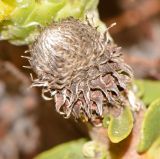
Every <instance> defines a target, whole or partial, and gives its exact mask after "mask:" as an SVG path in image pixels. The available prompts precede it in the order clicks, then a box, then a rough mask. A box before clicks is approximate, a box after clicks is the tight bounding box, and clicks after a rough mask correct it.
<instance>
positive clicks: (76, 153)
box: [35, 139, 86, 159]
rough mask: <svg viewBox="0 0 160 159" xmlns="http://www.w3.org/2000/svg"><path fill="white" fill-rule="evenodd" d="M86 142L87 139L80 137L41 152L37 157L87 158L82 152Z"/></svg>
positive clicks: (45, 158) (56, 158) (53, 158)
mask: <svg viewBox="0 0 160 159" xmlns="http://www.w3.org/2000/svg"><path fill="white" fill-rule="evenodd" d="M85 142H86V140H85V139H80V140H76V141H71V142H68V143H65V144H61V145H59V146H57V147H55V148H53V149H51V150H49V151H46V152H44V153H42V154H40V155H39V156H37V157H36V158H35V159H85V158H84V156H83V154H82V147H83V145H84V143H85Z"/></svg>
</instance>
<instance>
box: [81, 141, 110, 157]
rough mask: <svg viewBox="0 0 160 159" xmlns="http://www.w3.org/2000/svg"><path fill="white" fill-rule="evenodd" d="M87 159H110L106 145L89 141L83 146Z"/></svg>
mask: <svg viewBox="0 0 160 159" xmlns="http://www.w3.org/2000/svg"><path fill="white" fill-rule="evenodd" d="M83 155H84V156H85V159H109V158H110V156H109V153H108V151H107V148H106V145H105V144H104V143H100V142H98V141H89V142H87V143H85V144H84V146H83Z"/></svg>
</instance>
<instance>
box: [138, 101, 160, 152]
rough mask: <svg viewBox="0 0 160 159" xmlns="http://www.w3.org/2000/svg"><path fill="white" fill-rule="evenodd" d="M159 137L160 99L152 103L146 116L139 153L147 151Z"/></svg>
mask: <svg viewBox="0 0 160 159" xmlns="http://www.w3.org/2000/svg"><path fill="white" fill-rule="evenodd" d="M158 137H160V98H159V99H157V100H156V101H154V102H153V103H151V105H150V106H149V108H148V109H147V111H146V113H145V115H144V121H143V123H142V128H141V135H140V142H139V145H138V152H140V153H142V152H145V151H147V150H148V149H149V148H150V146H151V145H152V144H153V142H154V141H155V140H156V139H157V138H158Z"/></svg>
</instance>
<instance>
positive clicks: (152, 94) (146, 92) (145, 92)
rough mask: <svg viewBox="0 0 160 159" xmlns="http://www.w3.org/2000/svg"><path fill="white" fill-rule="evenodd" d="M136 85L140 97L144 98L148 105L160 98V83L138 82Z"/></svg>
mask: <svg viewBox="0 0 160 159" xmlns="http://www.w3.org/2000/svg"><path fill="white" fill-rule="evenodd" d="M135 84H137V86H138V88H139V91H138V96H139V97H142V100H143V102H144V103H145V104H146V105H149V104H150V103H151V102H153V101H154V100H156V99H157V98H160V81H151V80H136V81H135Z"/></svg>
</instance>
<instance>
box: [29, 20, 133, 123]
mask: <svg viewBox="0 0 160 159" xmlns="http://www.w3.org/2000/svg"><path fill="white" fill-rule="evenodd" d="M107 31H108V30H106V32H105V33H100V32H98V31H97V28H95V27H93V26H92V25H91V23H90V22H89V21H88V20H86V21H85V22H82V21H80V20H76V19H74V18H68V19H65V20H62V21H61V22H58V23H53V24H52V25H50V26H49V27H47V28H45V29H44V30H43V31H42V32H41V34H40V35H39V37H38V38H37V40H36V41H35V42H34V44H33V45H32V46H31V49H30V54H31V57H30V58H29V62H30V65H31V67H32V68H33V70H34V72H35V73H36V74H37V76H38V78H37V79H35V80H33V86H40V87H42V94H43V96H44V97H45V95H44V94H45V93H46V92H49V93H50V95H51V98H52V97H54V99H55V107H56V110H57V112H59V113H60V114H64V115H65V117H69V116H70V115H71V114H72V115H73V116H74V117H75V118H81V119H85V120H87V121H88V120H89V121H91V122H94V121H95V120H98V121H100V120H101V119H102V118H103V112H104V109H105V108H107V107H119V106H120V107H121V106H123V103H124V100H125V99H126V98H125V97H124V92H125V90H126V88H127V85H128V83H129V82H130V81H131V79H132V70H131V68H130V67H129V66H128V65H127V64H125V63H124V62H123V60H122V58H121V49H120V48H119V47H117V46H116V45H115V44H113V43H110V42H109V41H108V40H107V39H108V37H107V36H108V35H107ZM46 99H48V98H47V97H46Z"/></svg>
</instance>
